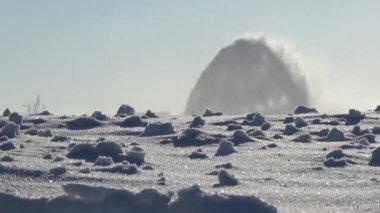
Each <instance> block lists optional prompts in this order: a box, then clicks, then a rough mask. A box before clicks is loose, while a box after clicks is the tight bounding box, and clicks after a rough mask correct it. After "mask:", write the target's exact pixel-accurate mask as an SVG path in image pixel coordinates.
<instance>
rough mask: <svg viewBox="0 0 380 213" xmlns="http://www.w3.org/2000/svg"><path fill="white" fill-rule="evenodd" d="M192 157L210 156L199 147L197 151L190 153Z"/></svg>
mask: <svg viewBox="0 0 380 213" xmlns="http://www.w3.org/2000/svg"><path fill="white" fill-rule="evenodd" d="M189 158H190V159H205V158H208V156H207V154H206V153H204V152H203V151H202V149H198V150H197V151H194V152H191V154H190V155H189Z"/></svg>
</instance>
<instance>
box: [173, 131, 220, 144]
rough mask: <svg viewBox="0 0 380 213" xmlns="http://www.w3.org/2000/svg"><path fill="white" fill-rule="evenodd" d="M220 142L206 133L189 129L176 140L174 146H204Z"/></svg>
mask: <svg viewBox="0 0 380 213" xmlns="http://www.w3.org/2000/svg"><path fill="white" fill-rule="evenodd" d="M218 142H219V139H218V138H217V137H215V136H213V135H210V134H207V133H204V132H202V131H200V130H199V129H193V128H189V129H186V130H185V131H183V133H182V134H181V135H179V136H178V137H177V138H176V139H175V140H174V146H179V147H184V146H203V145H207V144H212V143H218Z"/></svg>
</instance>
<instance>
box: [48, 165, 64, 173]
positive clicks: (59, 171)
mask: <svg viewBox="0 0 380 213" xmlns="http://www.w3.org/2000/svg"><path fill="white" fill-rule="evenodd" d="M49 172H50V174H52V175H63V174H65V173H66V172H67V169H66V167H64V166H60V167H55V168H52V169H50V170H49Z"/></svg>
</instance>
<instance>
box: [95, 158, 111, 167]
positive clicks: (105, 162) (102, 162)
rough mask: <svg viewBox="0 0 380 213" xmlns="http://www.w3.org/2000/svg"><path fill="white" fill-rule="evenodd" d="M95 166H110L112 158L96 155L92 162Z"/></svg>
mask: <svg viewBox="0 0 380 213" xmlns="http://www.w3.org/2000/svg"><path fill="white" fill-rule="evenodd" d="M94 165H95V166H111V165H113V160H112V158H111V157H105V156H98V158H96V160H95V162H94Z"/></svg>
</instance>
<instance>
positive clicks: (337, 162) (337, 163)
mask: <svg viewBox="0 0 380 213" xmlns="http://www.w3.org/2000/svg"><path fill="white" fill-rule="evenodd" d="M323 165H324V166H325V167H346V166H347V162H346V160H344V159H335V158H328V159H327V160H326V161H325V162H323Z"/></svg>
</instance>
